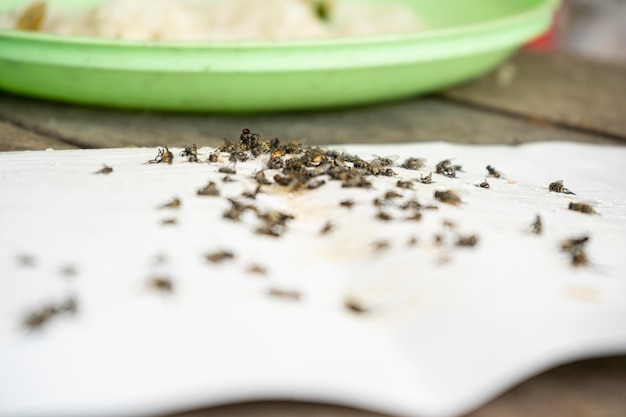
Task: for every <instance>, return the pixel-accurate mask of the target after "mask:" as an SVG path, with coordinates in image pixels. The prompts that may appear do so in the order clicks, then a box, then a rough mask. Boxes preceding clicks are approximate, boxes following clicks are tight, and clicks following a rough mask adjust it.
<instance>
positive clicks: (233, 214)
mask: <svg viewBox="0 0 626 417" xmlns="http://www.w3.org/2000/svg"><path fill="white" fill-rule="evenodd" d="M228 201H229V202H230V208H229V209H228V210H226V211H225V212H224V214H223V217H224V218H225V219H230V220H233V221H236V222H238V221H241V216H242V215H243V213H244V212H245V211H246V210H248V209H250V210H254V211H256V207H254V206H251V205H246V204H243V203H240V202H239V201H237V200H234V199H232V198H229V199H228Z"/></svg>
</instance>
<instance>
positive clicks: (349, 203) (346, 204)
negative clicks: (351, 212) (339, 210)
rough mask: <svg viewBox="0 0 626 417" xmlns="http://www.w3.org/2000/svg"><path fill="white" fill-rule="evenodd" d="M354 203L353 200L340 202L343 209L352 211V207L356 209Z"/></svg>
mask: <svg viewBox="0 0 626 417" xmlns="http://www.w3.org/2000/svg"><path fill="white" fill-rule="evenodd" d="M354 204H355V203H354V201H353V200H342V201H340V202H339V205H340V206H341V207H345V208H347V209H351V208H352V207H354Z"/></svg>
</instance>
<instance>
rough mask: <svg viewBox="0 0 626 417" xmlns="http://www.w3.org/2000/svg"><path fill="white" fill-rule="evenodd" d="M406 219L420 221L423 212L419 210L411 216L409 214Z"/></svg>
mask: <svg viewBox="0 0 626 417" xmlns="http://www.w3.org/2000/svg"><path fill="white" fill-rule="evenodd" d="M405 220H412V221H414V222H419V221H420V220H422V213H420V212H419V211H416V212H414V213H413V214H411V215H410V216H408V217H407V218H406V219H405Z"/></svg>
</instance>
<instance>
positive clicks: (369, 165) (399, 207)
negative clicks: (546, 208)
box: [24, 129, 597, 329]
mask: <svg viewBox="0 0 626 417" xmlns="http://www.w3.org/2000/svg"><path fill="white" fill-rule="evenodd" d="M224 142H225V143H224V145H222V146H220V147H219V148H217V150H215V151H214V152H212V153H210V154H209V155H208V157H207V158H206V159H205V160H202V159H201V158H200V156H199V155H198V147H197V145H196V144H191V145H189V146H187V147H185V148H184V149H183V150H182V151H181V152H180V156H181V157H184V158H186V159H187V161H188V162H194V163H202V162H205V163H217V162H219V161H220V159H221V156H222V154H224V155H228V161H229V165H227V166H222V167H220V168H219V169H218V172H220V173H223V174H225V176H224V177H223V178H222V181H223V182H232V181H235V179H234V178H233V177H232V175H235V174H236V173H237V170H236V167H237V164H238V163H243V162H246V161H248V160H249V159H256V158H258V157H261V156H265V158H266V162H265V169H268V170H275V171H276V170H277V171H278V172H277V173H275V174H274V175H273V177H272V180H273V181H271V180H270V179H268V177H267V174H266V172H265V169H263V170H260V171H257V172H256V174H255V175H254V180H255V181H256V183H257V186H256V188H255V190H254V191H246V192H243V193H242V195H241V196H240V197H239V198H228V201H229V203H230V206H229V207H228V209H226V211H224V213H223V217H224V218H225V219H229V220H231V221H234V222H240V221H241V219H242V216H243V215H244V213H246V212H251V213H253V214H254V215H255V216H256V218H257V219H258V220H259V225H258V226H257V227H256V229H255V233H257V234H261V235H266V236H272V237H280V236H282V235H283V234H284V233H285V232H286V231H287V227H288V224H289V222H290V221H292V220H294V218H295V216H294V215H292V214H290V213H285V212H281V211H279V210H262V209H260V208H258V207H257V206H256V205H255V204H254V200H255V199H256V196H257V195H258V194H259V193H261V192H263V187H264V186H271V185H272V184H276V185H277V186H280V187H286V189H288V190H289V191H294V192H295V191H302V190H313V189H316V188H319V187H321V186H324V185H325V184H326V183H327V180H329V181H339V182H340V183H341V187H342V188H362V189H371V188H373V185H372V182H371V178H372V177H376V176H385V177H393V176H396V175H397V174H396V172H395V171H394V170H393V167H394V166H395V165H396V164H395V162H394V161H393V160H392V159H391V158H385V157H376V158H374V159H373V160H371V161H365V160H364V159H362V158H360V157H358V156H356V155H350V154H347V153H344V152H338V151H335V150H325V149H322V148H317V147H305V146H302V145H301V144H299V143H298V142H296V141H292V142H289V143H283V142H281V140H280V139H278V138H274V139H271V140H269V141H262V140H261V138H260V135H259V134H258V133H252V132H251V131H250V130H249V129H243V130H242V133H241V135H240V137H239V141H238V143H237V144H234V143H232V142H230V141H228V140H225V141H224ZM173 161H174V154H173V153H172V152H171V151H170V150H169V148H168V147H167V146H166V147H163V148H159V149H158V153H157V155H156V156H155V157H154V158H153V159H151V160H149V161H147V163H150V164H158V163H165V164H172V163H173ZM400 167H401V168H404V169H408V170H420V169H421V168H423V167H424V159H422V158H413V157H412V158H408V159H406V160H405V161H404V163H402V164H401V165H400ZM486 170H487V175H486V176H485V180H484V181H482V182H481V183H479V184H476V186H477V187H480V188H485V189H489V188H490V185H489V183H488V182H487V177H491V178H506V176H505V175H504V174H503V173H502V172H500V171H498V170H497V169H496V168H494V167H493V166H491V165H487V167H486ZM111 172H113V168H112V167H110V166H108V165H104V166H103V168H102V169H100V170H99V171H96V174H110V173H111ZM435 172H436V173H437V174H439V175H442V176H445V177H448V178H456V177H457V173H458V172H463V168H462V166H461V165H457V164H454V163H453V162H452V160H450V159H446V160H443V161H441V162H439V163H438V164H437V165H436V167H435ZM433 182H434V181H433V173H432V172H430V173H429V174H428V175H427V176H423V175H420V178H419V179H414V180H398V181H397V182H396V187H397V188H399V189H404V190H411V189H413V188H414V185H415V184H416V183H420V184H432V183H433ZM548 189H549V191H551V192H555V193H563V194H570V195H575V193H573V192H571V191H570V190H569V189H567V188H565V186H564V185H563V181H561V180H559V181H555V182H553V183H551V184H549V186H548ZM196 193H197V195H198V196H213V197H217V196H220V193H221V192H220V189H219V186H218V184H217V183H216V182H214V181H210V182H208V183H207V184H206V185H204V186H203V187H201V188H199V189H197V191H196ZM433 196H434V198H435V199H436V200H437V201H440V202H442V203H446V204H450V205H453V206H458V205H460V204H462V203H463V202H462V200H461V198H460V196H459V195H458V194H457V193H455V192H454V191H452V190H443V191H435V192H434V194H433ZM181 204H182V202H181V200H180V199H179V198H178V197H175V198H173V199H172V200H171V201H169V202H167V203H165V204H163V205H161V206H159V207H160V208H167V209H176V208H178V207H180V206H181ZM355 204H356V203H355V202H354V201H353V200H349V199H348V200H342V201H340V202H339V205H340V206H341V207H344V208H346V209H351V208H352V207H353V206H354V205H355ZM373 205H374V207H376V208H377V213H376V215H375V217H376V219H378V220H381V221H390V220H393V219H394V217H392V215H391V214H389V209H390V208H393V210H394V211H396V212H398V211H400V212H405V213H406V215H405V216H404V217H403V218H404V219H405V220H413V221H419V220H420V219H421V217H422V211H423V210H436V209H437V208H438V207H437V206H434V205H422V204H420V203H419V202H418V201H417V199H415V198H409V199H403V195H402V194H401V193H399V192H397V191H396V190H389V191H387V192H385V193H384V194H383V195H382V196H379V197H376V198H374V200H373ZM568 209H569V210H574V211H578V212H581V213H585V214H597V213H596V211H595V210H594V208H593V207H592V206H591V205H589V204H587V203H575V202H570V203H569V205H568ZM162 223H163V224H166V225H171V224H176V219H175V218H166V219H164V220H163V221H162ZM443 225H444V232H442V233H438V234H437V235H436V236H435V243H436V244H438V245H443V244H444V243H445V242H446V241H448V240H450V238H449V236H450V235H452V236H453V238H452V239H453V243H454V245H456V246H461V247H473V246H475V245H476V244H477V243H478V241H479V237H478V236H477V235H475V234H472V235H460V234H458V233H457V232H456V226H455V225H454V224H453V223H451V222H447V221H444V223H443ZM335 228H336V225H335V224H334V223H333V222H332V221H328V222H326V223H325V224H324V225H323V226H322V228H321V230H320V234H322V235H325V234H328V233H331V232H332V231H333V230H335ZM530 231H531V232H532V233H535V234H537V235H540V234H542V232H543V222H542V219H541V217H540V216H539V215H537V216H536V218H535V221H534V222H533V223H532V224H531V226H530ZM446 236H447V237H446ZM588 241H589V237H588V236H583V237H577V238H570V239H566V240H565V241H563V242H562V244H561V250H562V251H563V252H565V253H567V254H568V255H569V256H570V257H571V264H572V265H574V266H585V265H587V264H588V260H587V255H586V253H585V245H586V243H587V242H588ZM416 243H417V238H415V237H412V238H410V239H409V242H408V244H409V246H412V245H415V244H416ZM372 247H373V248H374V251H375V252H378V251H382V250H384V249H387V248H389V242H388V241H375V242H372ZM205 258H206V260H207V261H209V262H211V263H221V262H224V261H227V260H232V259H234V258H235V254H234V253H233V252H231V251H224V250H222V251H217V252H213V253H209V254H206V255H205ZM247 270H248V272H250V273H257V274H263V275H264V274H266V272H267V271H266V269H265V268H264V267H262V266H260V265H256V264H254V265H250V266H249V267H248V268H247ZM148 284H149V286H150V287H151V288H154V289H157V290H160V291H164V292H168V293H170V292H173V291H174V288H175V285H174V282H173V280H172V279H171V278H169V277H167V276H153V277H151V278H150V279H149V282H148ZM268 294H269V295H272V296H277V297H282V298H289V299H293V300H298V299H300V296H301V295H300V293H299V292H297V291H293V290H284V289H276V288H271V289H270V290H269V291H268ZM344 306H345V307H346V308H347V309H348V310H350V311H352V312H355V313H365V312H368V311H369V308H368V307H367V306H365V305H364V304H363V303H362V302H360V301H358V300H356V299H354V298H352V297H348V298H347V299H346V300H344ZM76 310H77V302H76V300H75V298H73V297H69V298H68V299H67V300H65V301H64V302H62V303H59V304H56V305H46V306H44V307H42V308H40V309H39V310H36V311H34V312H31V313H29V314H28V315H27V317H26V318H25V320H24V325H25V327H27V328H29V329H35V328H39V327H41V326H42V325H44V324H46V323H47V322H49V321H50V320H51V319H53V318H54V317H57V316H59V315H61V314H64V313H75V312H76Z"/></svg>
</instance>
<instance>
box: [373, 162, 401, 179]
mask: <svg viewBox="0 0 626 417" xmlns="http://www.w3.org/2000/svg"><path fill="white" fill-rule="evenodd" d="M369 173H370V174H372V175H376V176H379V175H382V176H384V177H393V176H395V175H396V171H394V170H393V169H391V168H380V167H378V166H375V165H371V166H370V169H369Z"/></svg>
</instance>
